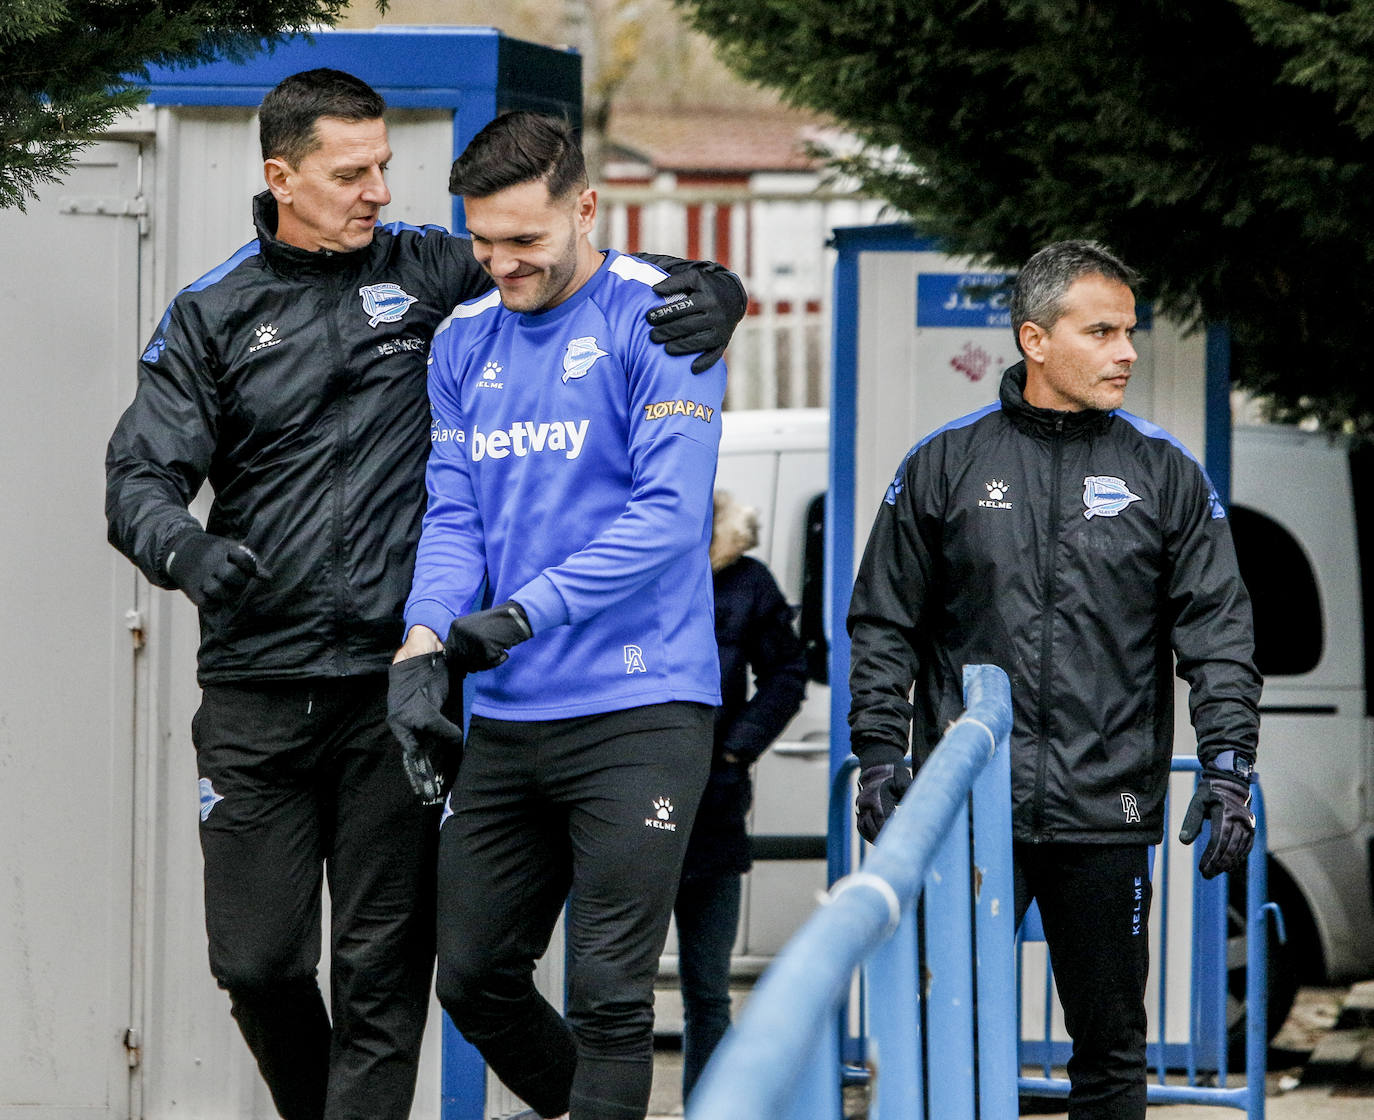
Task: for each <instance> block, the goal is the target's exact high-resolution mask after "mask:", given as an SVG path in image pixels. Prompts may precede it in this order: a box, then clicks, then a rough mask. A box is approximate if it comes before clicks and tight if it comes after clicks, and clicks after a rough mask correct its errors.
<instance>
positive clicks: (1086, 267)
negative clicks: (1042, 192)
mask: <svg viewBox="0 0 1374 1120" xmlns="http://www.w3.org/2000/svg"><path fill="white" fill-rule="evenodd" d="M1084 276H1103V277H1106V278H1107V279H1108V280H1114V281H1116V282H1117V283H1118V284H1125V285H1126V287H1128V288H1134V287H1135V286H1136V284H1137V283H1139V281H1140V275H1139V274H1138V273H1137V272H1136V271H1135V269H1133V268H1129V267H1128V266H1126V265H1125V264H1123V263H1122V262H1121V261H1120V260H1119V259H1118V258H1117V257H1116V256H1114V255H1113V254H1112V253H1111V252H1110V251H1109V250H1108V249H1106V248H1105V247H1103V246H1102V245H1099V244H1098V243H1097V242H1096V241H1056V242H1055V243H1054V244H1053V245H1046V246H1045V247H1044V248H1043V249H1041V250H1040V251H1039V252H1038V253H1036V254H1035V255H1034V256H1033V257H1031V259H1030V260H1028V261H1027V262H1026V263H1025V264H1024V265H1023V266H1022V268H1021V271H1020V272H1019V273H1017V275H1016V286H1015V287H1014V288H1012V292H1011V329H1012V331H1013V332H1014V334H1015V336H1016V348H1017V349H1018V350H1020V349H1021V324H1022V323H1034V324H1036V326H1039V327H1043V328H1044V329H1045V330H1047V331H1049V330H1053V329H1054V325H1055V324H1056V323H1057V322H1059V320H1060V318H1062V317H1063V314H1064V294H1065V293H1066V292H1067V291H1068V290H1069V288H1070V287H1072V286H1073V283H1074V281H1075V280H1079V279H1081V278H1082V277H1084Z"/></svg>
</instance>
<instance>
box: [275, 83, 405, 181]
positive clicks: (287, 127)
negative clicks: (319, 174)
mask: <svg viewBox="0 0 1374 1120" xmlns="http://www.w3.org/2000/svg"><path fill="white" fill-rule="evenodd" d="M385 111H386V102H385V101H383V100H382V95H381V94H379V93H378V92H377V91H376V90H375V89H373V88H372V87H371V86H370V85H368V84H367V83H366V82H364V81H363V80H362V79H360V78H355V77H354V76H353V75H352V74H346V73H344V71H342V70H327V69H319V70H302V71H301V72H300V73H299V74H292V75H291V76H290V77H289V78H283V79H282V80H281V81H280V82H278V83H277V85H276V87H275V88H274V89H273V90H272V92H271V93H269V94H268V95H267V96H266V97H264V98H263V99H262V107H261V108H260V109H259V110H258V140H259V141H260V143H261V144H262V158H263V159H284V160H285V161H286V162H287V163H289V164H290V165H291V166H292V167H299V166H300V163H301V160H303V159H304V158H305V157H306V156H308V155H309V154H310V153H311V152H313V151H314V150H315V149H316V148H318V147H319V146H320V138H319V134H318V132H317V131H316V129H315V122H316V121H318V120H319V119H320V118H321V117H333V118H334V119H336V120H341V121H375V120H380V119H381V116H382V114H383V113H384V112H385Z"/></svg>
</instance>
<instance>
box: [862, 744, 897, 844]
mask: <svg viewBox="0 0 1374 1120" xmlns="http://www.w3.org/2000/svg"><path fill="white" fill-rule="evenodd" d="M909 785H911V771H910V770H909V769H907V765H906V763H905V762H898V763H896V764H895V765H894V764H893V763H891V762H885V763H883V764H882V765H880V766H866V767H864V769H863V770H862V771H861V772H860V774H859V796H858V797H856V798H855V799H854V811H855V812H856V813H857V814H858V817H859V835H860V836H862V837H863V838H864V839H865V840H867V841H868V842H869V843H870V844H876V843H877V842H878V832H879V830H880V829H881V828H882V827H883V825H884V824H886V823H887V818H888V817H890V816H892V814H893V811H894V810H895V809H896V808H897V802H899V801H900V800H901V799H902V794H904V793H906V791H907V787H908V786H909Z"/></svg>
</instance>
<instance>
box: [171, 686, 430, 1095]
mask: <svg viewBox="0 0 1374 1120" xmlns="http://www.w3.org/2000/svg"><path fill="white" fill-rule="evenodd" d="M193 738H194V740H195V744H196V755H197V762H198V766H199V771H200V778H201V782H200V785H201V825H200V839H201V848H202V850H203V852H204V854H205V918H206V926H207V929H208V932H209V937H210V969H211V971H212V972H213V974H214V976H215V978H216V979H217V980H218V981H219V984H220V987H222V988H224V989H225V990H226V991H227V992H228V993H229V999H230V1002H231V1006H232V1010H233V1015H234V1018H235V1019H236V1020H237V1021H238V1024H239V1028H240V1030H241V1031H242V1033H243V1037H244V1039H245V1040H246V1041H247V1042H248V1045H249V1048H250V1049H251V1050H252V1052H253V1056H254V1057H255V1058H256V1059H257V1063H258V1069H259V1070H260V1071H261V1073H262V1076H263V1078H264V1080H266V1082H267V1085H268V1088H269V1089H270V1090H271V1092H272V1099H273V1101H274V1102H275V1104H276V1106H277V1111H278V1112H280V1113H281V1115H282V1116H283V1117H285V1118H286V1120H322V1118H324V1120H405V1118H406V1117H408V1116H409V1115H410V1105H411V1100H412V1098H413V1096H414V1092H415V1069H416V1064H417V1062H418V1060H419V1053H420V1038H421V1035H422V1033H423V1031H424V1022H425V1012H426V1008H427V1005H428V989H429V982H430V977H431V975H432V970H433V959H434V957H433V930H434V919H433V912H434V911H433V878H434V858H435V848H436V845H437V839H438V830H437V827H436V826H437V821H438V813H437V809H434V808H430V809H425V808H424V807H422V806H421V805H420V803H419V802H418V801H417V800H416V798H415V795H414V794H413V793H412V792H411V789H410V785H409V783H408V782H407V781H406V778H405V774H404V772H403V770H402V767H401V760H400V747H399V746H398V745H397V743H396V741H395V739H394V737H393V736H392V735H391V733H390V731H389V730H388V729H387V726H386V677H385V676H380V675H379V676H367V677H352V678H344V679H339V680H330V681H312V682H293V683H290V684H278V683H270V684H268V683H259V684H255V685H253V686H251V687H240V686H230V685H210V686H207V687H206V689H205V692H204V698H203V701H202V703H201V707H200V710H199V711H198V712H197V713H196V717H195V723H194V725H193ZM326 873H327V874H328V877H329V897H330V906H331V909H330V931H331V944H330V989H331V993H330V994H331V1006H330V1009H329V1012H328V1013H326V1010H325V1006H324V1000H323V998H322V997H321V994H320V990H319V986H318V984H317V983H316V980H315V970H316V966H317V965H318V963H319V959H320V928H321V923H320V900H321V883H322V881H323V877H324V875H325V874H326ZM331 1019H332V1026H331Z"/></svg>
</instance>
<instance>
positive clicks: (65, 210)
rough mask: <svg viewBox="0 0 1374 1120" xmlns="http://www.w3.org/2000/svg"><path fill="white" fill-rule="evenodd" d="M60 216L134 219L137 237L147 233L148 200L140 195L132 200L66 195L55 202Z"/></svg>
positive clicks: (108, 196) (103, 196)
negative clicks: (136, 223)
mask: <svg viewBox="0 0 1374 1120" xmlns="http://www.w3.org/2000/svg"><path fill="white" fill-rule="evenodd" d="M57 209H58V212H59V213H61V214H94V215H97V216H104V217H106V218H136V219H137V220H138V235H139V236H140V237H143V236H145V235H146V234H147V233H148V200H147V199H146V198H144V197H143V196H142V195H141V194H140V195H135V196H134V197H133V198H123V197H121V196H119V195H68V196H67V197H66V198H60V199H58V201H57Z"/></svg>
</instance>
